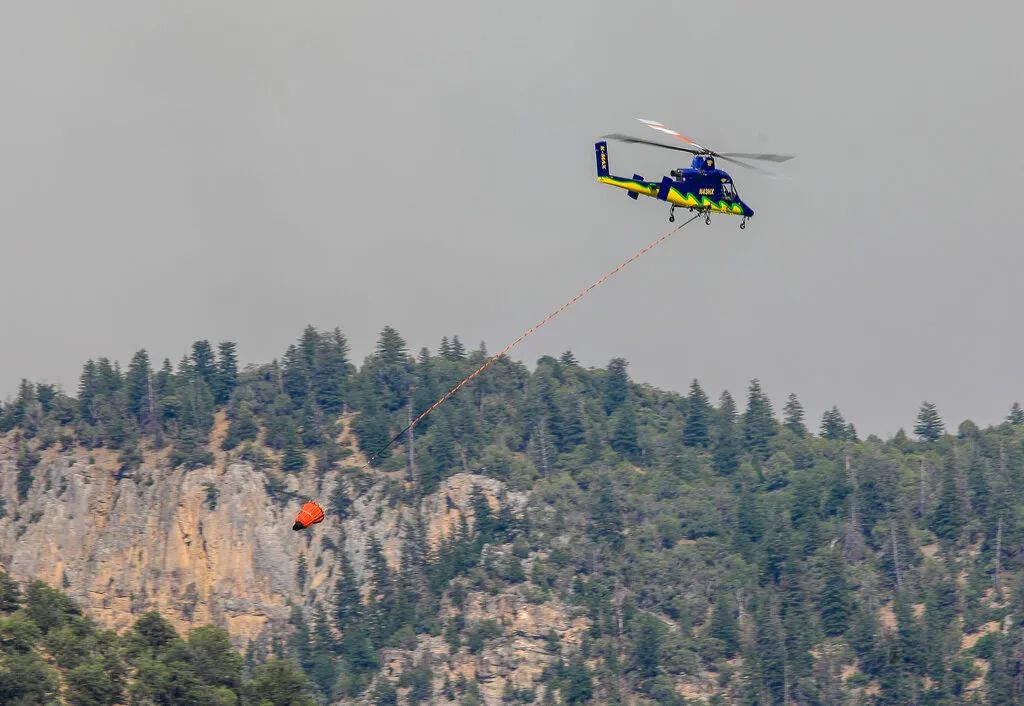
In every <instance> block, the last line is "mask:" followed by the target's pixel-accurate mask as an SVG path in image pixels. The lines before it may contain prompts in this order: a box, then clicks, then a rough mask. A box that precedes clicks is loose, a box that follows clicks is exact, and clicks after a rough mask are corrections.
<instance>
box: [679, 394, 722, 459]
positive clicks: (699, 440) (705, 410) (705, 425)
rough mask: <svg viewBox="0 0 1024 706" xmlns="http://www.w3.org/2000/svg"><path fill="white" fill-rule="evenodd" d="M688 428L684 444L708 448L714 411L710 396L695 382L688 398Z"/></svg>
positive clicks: (685, 431) (684, 432)
mask: <svg viewBox="0 0 1024 706" xmlns="http://www.w3.org/2000/svg"><path fill="white" fill-rule="evenodd" d="M686 402H687V405H686V407H687V409H686V426H685V428H684V429H683V444H684V445H685V446H699V447H702V448H703V447H706V446H708V444H709V443H710V441H711V436H710V426H711V421H712V417H713V415H714V410H712V408H711V404H710V403H709V402H708V396H707V395H706V394H704V390H702V389H701V387H700V383H699V382H697V380H694V381H693V382H691V383H690V394H689V395H687V398H686Z"/></svg>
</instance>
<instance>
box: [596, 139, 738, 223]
mask: <svg viewBox="0 0 1024 706" xmlns="http://www.w3.org/2000/svg"><path fill="white" fill-rule="evenodd" d="M594 149H595V153H596V157H597V180H598V181H599V182H601V183H602V184H608V185H610V186H616V187H618V188H620V189H625V190H626V191H627V192H629V193H628V196H629V197H630V198H632V199H636V198H638V197H639V196H650V197H651V198H655V199H658V200H659V201H666V202H668V203H670V204H672V205H673V206H681V207H683V208H689V209H693V210H697V211H707V212H714V213H727V214H730V215H735V216H742V217H744V218H750V217H751V216H753V215H754V210H753V209H752V208H750V206H748V205H747V204H745V203H744V202H743V200H742V199H740V197H739V194H738V193H737V192H736V187H735V185H734V184H733V181H732V177H730V176H729V174H728V173H726V172H724V171H722V170H721V169H718V168H717V167H716V166H715V159H714V157H713V156H712V155H709V154H698V155H695V156H694V158H693V162H692V163H691V165H690V167H689V168H681V169H674V170H672V172H671V176H666V177H662V179H661V181H646V180H644V178H643V177H642V176H640V175H639V174H634V175H633V177H632V178H629V177H619V176H613V175H612V174H611V172H610V171H609V166H608V143H607V142H598V143H596V144H595V145H594Z"/></svg>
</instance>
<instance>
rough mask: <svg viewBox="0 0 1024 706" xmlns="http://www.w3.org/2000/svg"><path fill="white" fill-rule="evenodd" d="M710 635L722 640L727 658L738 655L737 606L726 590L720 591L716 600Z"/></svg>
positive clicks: (709, 630)
mask: <svg viewBox="0 0 1024 706" xmlns="http://www.w3.org/2000/svg"><path fill="white" fill-rule="evenodd" d="M708 636H709V637H713V638H715V639H716V640H721V642H722V645H723V646H724V655H725V658H726V659H732V658H733V657H734V656H735V655H736V651H737V650H738V649H739V624H738V622H737V620H736V613H735V606H734V605H733V603H732V601H731V600H730V599H729V596H728V595H727V594H726V593H724V592H720V593H719V594H718V598H717V599H716V600H715V608H714V612H712V614H711V625H710V627H709V629H708Z"/></svg>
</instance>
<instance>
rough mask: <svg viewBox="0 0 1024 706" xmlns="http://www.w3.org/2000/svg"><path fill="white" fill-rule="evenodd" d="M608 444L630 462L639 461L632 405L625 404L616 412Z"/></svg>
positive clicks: (634, 415) (638, 442) (634, 414)
mask: <svg viewBox="0 0 1024 706" xmlns="http://www.w3.org/2000/svg"><path fill="white" fill-rule="evenodd" d="M609 444H610V445H611V447H612V448H613V449H614V450H615V451H617V452H618V453H620V454H621V455H622V456H623V457H624V458H626V459H629V460H630V461H636V460H637V459H639V457H640V441H639V438H638V437H637V430H636V413H635V412H634V411H633V405H632V404H625V405H623V406H622V408H621V409H620V410H619V411H618V413H617V416H616V420H615V428H614V429H613V431H612V438H611V440H610V441H609Z"/></svg>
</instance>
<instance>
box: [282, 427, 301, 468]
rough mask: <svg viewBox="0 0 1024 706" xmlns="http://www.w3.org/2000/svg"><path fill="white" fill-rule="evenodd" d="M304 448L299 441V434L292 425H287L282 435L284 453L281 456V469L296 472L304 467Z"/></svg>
mask: <svg viewBox="0 0 1024 706" xmlns="http://www.w3.org/2000/svg"><path fill="white" fill-rule="evenodd" d="M306 461H307V459H306V450H305V449H304V448H303V446H302V443H301V442H300V441H299V435H298V433H297V432H296V431H295V427H294V426H293V425H290V424H289V425H288V428H287V430H286V431H285V436H284V455H283V456H282V458H281V470H283V471H289V472H292V473H298V472H300V471H304V470H305V469H306Z"/></svg>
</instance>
